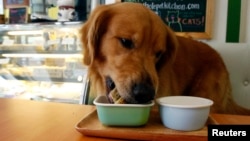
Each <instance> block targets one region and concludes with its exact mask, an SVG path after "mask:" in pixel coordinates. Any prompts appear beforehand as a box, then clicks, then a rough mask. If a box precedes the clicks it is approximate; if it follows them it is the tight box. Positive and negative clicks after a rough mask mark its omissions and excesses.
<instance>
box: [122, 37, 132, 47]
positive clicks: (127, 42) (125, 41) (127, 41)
mask: <svg viewBox="0 0 250 141" xmlns="http://www.w3.org/2000/svg"><path fill="white" fill-rule="evenodd" d="M120 42H121V44H122V46H123V47H125V48H128V49H131V48H133V47H134V44H133V41H132V40H130V39H125V38H120Z"/></svg>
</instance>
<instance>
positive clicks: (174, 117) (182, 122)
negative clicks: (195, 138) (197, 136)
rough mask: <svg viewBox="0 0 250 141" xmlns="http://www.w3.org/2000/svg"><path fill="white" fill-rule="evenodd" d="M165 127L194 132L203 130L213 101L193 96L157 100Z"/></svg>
mask: <svg viewBox="0 0 250 141" xmlns="http://www.w3.org/2000/svg"><path fill="white" fill-rule="evenodd" d="M157 103H158V106H159V111H160V116H161V120H162V122H163V124H164V126H165V127H167V128H171V129H175V130H181V131H192V130H199V129H201V128H203V127H204V126H205V124H206V121H207V119H208V115H209V112H210V107H211V105H213V101H212V100H210V99H206V98H200V97H193V96H168V97H162V98H158V99H157Z"/></svg>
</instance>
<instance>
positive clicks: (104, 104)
mask: <svg viewBox="0 0 250 141" xmlns="http://www.w3.org/2000/svg"><path fill="white" fill-rule="evenodd" d="M100 98H106V100H108V99H107V97H106V96H104V95H100V96H97V97H96V98H95V100H94V102H93V103H94V104H95V105H96V106H106V107H152V106H153V105H154V104H155V102H154V100H151V102H150V103H146V104H113V103H100V102H98V100H99V99H100Z"/></svg>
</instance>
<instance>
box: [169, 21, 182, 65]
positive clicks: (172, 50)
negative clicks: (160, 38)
mask: <svg viewBox="0 0 250 141" xmlns="http://www.w3.org/2000/svg"><path fill="white" fill-rule="evenodd" d="M166 32H167V37H166V56H167V60H168V61H170V62H172V61H173V60H174V59H175V55H176V51H177V49H178V45H179V44H178V39H177V37H176V35H175V33H174V31H172V29H170V28H169V27H168V26H166Z"/></svg>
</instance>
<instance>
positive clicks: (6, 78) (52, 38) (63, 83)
mask: <svg viewBox="0 0 250 141" xmlns="http://www.w3.org/2000/svg"><path fill="white" fill-rule="evenodd" d="M82 24H83V23H81V22H55V23H39V24H38V23H36V24H22V25H21V24H19V25H18V24H9V25H0V97H1V98H21V99H30V100H43V101H53V102H65V103H83V94H84V92H85V88H86V80H87V79H86V74H87V68H86V67H85V66H84V65H83V64H82V53H81V52H82V51H81V43H80V40H79V34H78V32H79V28H80V27H81V25H82Z"/></svg>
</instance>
